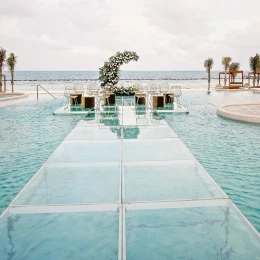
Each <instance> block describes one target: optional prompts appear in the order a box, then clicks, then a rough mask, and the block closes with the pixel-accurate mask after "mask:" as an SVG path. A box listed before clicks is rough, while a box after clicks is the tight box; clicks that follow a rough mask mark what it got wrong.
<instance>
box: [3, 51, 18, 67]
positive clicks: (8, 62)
mask: <svg viewBox="0 0 260 260" xmlns="http://www.w3.org/2000/svg"><path fill="white" fill-rule="evenodd" d="M16 63H17V57H16V56H15V55H14V53H10V54H9V56H8V58H7V60H6V63H5V64H6V66H7V68H8V69H9V70H10V71H14V70H15V66H16Z"/></svg>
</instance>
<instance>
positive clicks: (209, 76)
mask: <svg viewBox="0 0 260 260" xmlns="http://www.w3.org/2000/svg"><path fill="white" fill-rule="evenodd" d="M209 90H210V70H208V91H209Z"/></svg>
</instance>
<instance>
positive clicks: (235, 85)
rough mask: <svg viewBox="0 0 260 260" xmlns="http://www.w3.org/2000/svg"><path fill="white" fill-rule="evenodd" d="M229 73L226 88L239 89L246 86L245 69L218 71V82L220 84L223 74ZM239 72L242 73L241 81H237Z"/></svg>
mask: <svg viewBox="0 0 260 260" xmlns="http://www.w3.org/2000/svg"><path fill="white" fill-rule="evenodd" d="M225 74H226V75H228V84H227V86H226V88H228V89H239V88H241V87H243V86H244V71H243V70H229V71H227V72H225V71H221V72H219V73H218V83H219V84H220V80H221V79H222V78H221V75H224V78H223V79H224V80H225ZM237 74H241V81H235V79H236V76H237Z"/></svg>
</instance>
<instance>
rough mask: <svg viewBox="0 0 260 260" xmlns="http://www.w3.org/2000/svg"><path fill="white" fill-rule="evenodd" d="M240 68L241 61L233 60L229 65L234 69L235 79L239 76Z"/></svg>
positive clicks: (230, 68)
mask: <svg viewBox="0 0 260 260" xmlns="http://www.w3.org/2000/svg"><path fill="white" fill-rule="evenodd" d="M239 69H240V63H239V62H232V63H231V64H230V65H229V70H231V71H233V74H232V75H233V81H234V80H235V78H236V76H237V71H238V70H239Z"/></svg>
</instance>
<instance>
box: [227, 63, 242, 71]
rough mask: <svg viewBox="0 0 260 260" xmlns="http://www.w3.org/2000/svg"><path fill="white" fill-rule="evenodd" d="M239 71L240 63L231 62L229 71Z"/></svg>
mask: <svg viewBox="0 0 260 260" xmlns="http://www.w3.org/2000/svg"><path fill="white" fill-rule="evenodd" d="M239 69H240V63H239V62H232V63H231V64H230V66H229V70H233V71H237V70H239Z"/></svg>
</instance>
